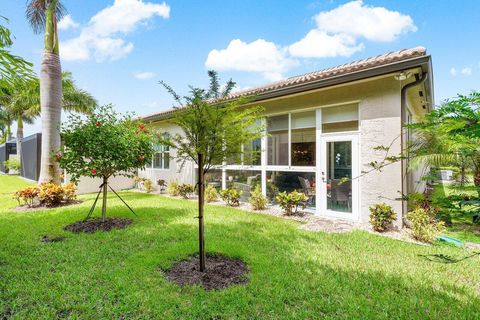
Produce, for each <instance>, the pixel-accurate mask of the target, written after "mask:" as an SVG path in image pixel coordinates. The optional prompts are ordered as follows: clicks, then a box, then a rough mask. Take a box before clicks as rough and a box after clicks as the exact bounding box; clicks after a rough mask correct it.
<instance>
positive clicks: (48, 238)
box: [40, 236, 65, 243]
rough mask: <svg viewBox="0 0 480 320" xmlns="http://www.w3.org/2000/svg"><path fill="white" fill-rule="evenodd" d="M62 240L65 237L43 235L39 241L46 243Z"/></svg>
mask: <svg viewBox="0 0 480 320" xmlns="http://www.w3.org/2000/svg"><path fill="white" fill-rule="evenodd" d="M63 240H65V237H49V236H43V237H42V238H41V239H40V241H41V242H46V243H49V242H62V241H63Z"/></svg>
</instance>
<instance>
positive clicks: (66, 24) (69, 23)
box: [58, 14, 80, 30]
mask: <svg viewBox="0 0 480 320" xmlns="http://www.w3.org/2000/svg"><path fill="white" fill-rule="evenodd" d="M79 26H80V24H79V23H78V22H75V21H74V20H73V18H72V16H71V15H69V14H67V15H66V16H64V17H63V18H62V19H61V20H60V21H59V22H58V29H59V30H68V29H75V28H78V27H79Z"/></svg>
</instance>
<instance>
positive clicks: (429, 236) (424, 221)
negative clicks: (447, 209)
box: [407, 207, 445, 243]
mask: <svg viewBox="0 0 480 320" xmlns="http://www.w3.org/2000/svg"><path fill="white" fill-rule="evenodd" d="M435 215H436V212H435V211H434V210H426V209H424V208H420V207H419V208H416V209H415V210H412V211H410V212H409V213H408V214H407V218H408V220H410V222H411V223H412V226H411V229H412V236H413V238H415V239H417V240H419V241H423V242H429V243H430V242H433V241H434V240H435V239H436V237H437V236H438V235H439V234H440V233H442V232H444V231H445V223H444V222H443V221H437V220H436V219H435Z"/></svg>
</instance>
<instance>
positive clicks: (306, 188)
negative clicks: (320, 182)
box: [298, 177, 315, 204]
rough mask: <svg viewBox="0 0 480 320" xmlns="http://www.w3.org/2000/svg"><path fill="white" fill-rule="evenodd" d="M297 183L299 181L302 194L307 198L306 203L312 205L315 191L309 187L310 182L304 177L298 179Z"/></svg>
mask: <svg viewBox="0 0 480 320" xmlns="http://www.w3.org/2000/svg"><path fill="white" fill-rule="evenodd" d="M298 181H300V185H301V186H302V190H303V193H305V195H306V196H307V197H308V203H309V204H312V203H313V201H314V199H315V189H314V188H312V186H311V185H310V181H308V179H305V178H304V177H298Z"/></svg>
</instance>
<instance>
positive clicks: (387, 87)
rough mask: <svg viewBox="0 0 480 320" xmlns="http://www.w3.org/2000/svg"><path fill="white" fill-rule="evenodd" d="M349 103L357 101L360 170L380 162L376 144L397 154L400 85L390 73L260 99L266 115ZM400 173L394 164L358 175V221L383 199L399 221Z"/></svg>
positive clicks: (392, 153) (363, 218)
mask: <svg viewBox="0 0 480 320" xmlns="http://www.w3.org/2000/svg"><path fill="white" fill-rule="evenodd" d="M348 102H357V103H358V105H359V118H360V133H359V137H360V139H359V144H360V146H359V147H360V148H359V150H360V151H359V153H360V155H359V160H360V164H359V166H360V171H369V170H371V168H372V167H371V166H370V165H369V163H370V162H372V161H378V162H380V161H382V160H383V159H384V158H385V152H382V151H376V150H374V148H375V147H377V146H389V145H391V149H390V150H391V151H390V154H391V155H398V154H399V153H400V151H401V140H400V129H401V121H400V116H401V109H400V106H401V101H400V84H399V82H398V81H396V80H395V79H394V78H393V75H392V76H388V77H385V78H382V79H377V80H370V81H364V82H360V83H356V84H351V85H344V86H338V87H336V88H330V89H324V90H318V91H317V92H313V93H308V94H303V95H296V96H292V97H287V98H282V99H277V100H275V101H268V102H263V103H262V106H264V107H265V108H266V113H267V114H275V113H282V112H288V111H292V110H295V109H302V108H314V107H322V106H330V105H335V104H342V103H348ZM401 176H402V174H401V165H400V163H395V164H392V165H389V166H387V167H385V168H384V169H383V170H382V172H377V171H373V172H371V173H369V174H366V175H364V176H362V177H361V178H359V190H360V197H359V201H360V204H359V208H360V217H359V218H360V219H359V220H360V222H361V223H365V224H366V223H368V221H369V214H370V212H369V207H370V206H371V205H373V204H376V203H380V202H385V203H387V204H389V205H391V206H392V207H393V208H394V210H395V212H396V213H397V215H398V219H397V225H400V224H401V215H402V204H401V201H398V200H395V199H396V198H399V197H400V195H401V194H400V191H401V189H402V185H401Z"/></svg>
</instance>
